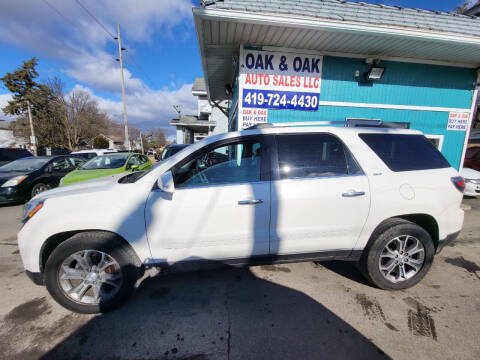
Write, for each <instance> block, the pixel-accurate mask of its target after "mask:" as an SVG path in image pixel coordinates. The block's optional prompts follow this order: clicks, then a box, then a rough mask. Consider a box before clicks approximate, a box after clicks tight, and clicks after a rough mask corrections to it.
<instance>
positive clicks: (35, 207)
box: [22, 199, 45, 223]
mask: <svg viewBox="0 0 480 360" xmlns="http://www.w3.org/2000/svg"><path fill="white" fill-rule="evenodd" d="M44 203H45V199H43V200H32V201H29V202H27V203H26V204H25V206H24V207H23V216H22V222H23V223H26V222H27V221H28V220H30V219H31V218H32V217H33V216H34V215H35V214H36V213H37V212H38V211H39V210H40V209H41V208H42V207H43V204H44Z"/></svg>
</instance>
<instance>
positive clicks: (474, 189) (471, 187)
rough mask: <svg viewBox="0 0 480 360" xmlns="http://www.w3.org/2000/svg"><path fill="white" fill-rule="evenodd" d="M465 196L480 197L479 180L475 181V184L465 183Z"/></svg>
mask: <svg viewBox="0 0 480 360" xmlns="http://www.w3.org/2000/svg"><path fill="white" fill-rule="evenodd" d="M463 195H467V196H480V183H478V180H475V183H474V182H471V181H468V180H467V181H466V182H465V191H464V192H463Z"/></svg>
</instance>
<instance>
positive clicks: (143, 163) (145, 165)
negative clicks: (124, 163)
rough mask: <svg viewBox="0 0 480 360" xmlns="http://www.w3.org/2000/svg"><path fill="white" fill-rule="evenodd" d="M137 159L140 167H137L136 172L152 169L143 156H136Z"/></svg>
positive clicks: (146, 158) (147, 159)
mask: <svg viewBox="0 0 480 360" xmlns="http://www.w3.org/2000/svg"><path fill="white" fill-rule="evenodd" d="M138 157H139V159H140V166H139V167H138V170H148V169H150V168H151V167H152V166H151V163H150V159H149V158H148V157H146V156H145V155H138Z"/></svg>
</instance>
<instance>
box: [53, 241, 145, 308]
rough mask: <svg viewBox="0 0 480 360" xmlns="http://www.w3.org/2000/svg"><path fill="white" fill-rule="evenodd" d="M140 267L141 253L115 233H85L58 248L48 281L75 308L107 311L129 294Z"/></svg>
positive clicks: (56, 296)
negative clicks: (137, 254)
mask: <svg viewBox="0 0 480 360" xmlns="http://www.w3.org/2000/svg"><path fill="white" fill-rule="evenodd" d="M139 269H140V261H139V260H138V258H137V256H136V255H135V254H134V253H133V251H132V250H131V249H130V248H129V247H128V246H126V245H124V244H123V242H122V241H121V240H119V239H118V238H117V237H115V235H114V234H110V233H101V232H85V233H79V234H76V235H74V236H72V237H71V238H70V239H68V240H66V241H65V242H63V243H61V244H60V245H59V246H58V247H57V248H55V250H54V251H53V252H52V254H51V255H50V256H49V258H48V260H47V263H46V265H45V283H46V286H47V289H48V291H49V292H50V294H51V295H52V297H53V298H54V299H55V300H56V301H57V302H59V303H60V304H61V305H63V306H65V307H66V308H68V309H70V310H72V311H75V312H80V313H98V312H106V311H109V310H112V309H114V308H115V307H117V306H119V305H120V304H121V303H123V301H125V300H126V299H127V298H128V297H129V295H130V294H131V293H132V291H133V286H134V284H135V281H136V280H137V279H138V278H139V276H140V271H139Z"/></svg>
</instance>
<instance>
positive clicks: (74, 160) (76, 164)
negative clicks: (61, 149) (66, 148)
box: [69, 157, 85, 168]
mask: <svg viewBox="0 0 480 360" xmlns="http://www.w3.org/2000/svg"><path fill="white" fill-rule="evenodd" d="M69 159H70V162H71V163H72V165H73V167H75V168H77V167H79V166H81V165H83V164H84V163H85V160H83V159H81V158H80V157H71V158H69Z"/></svg>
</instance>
